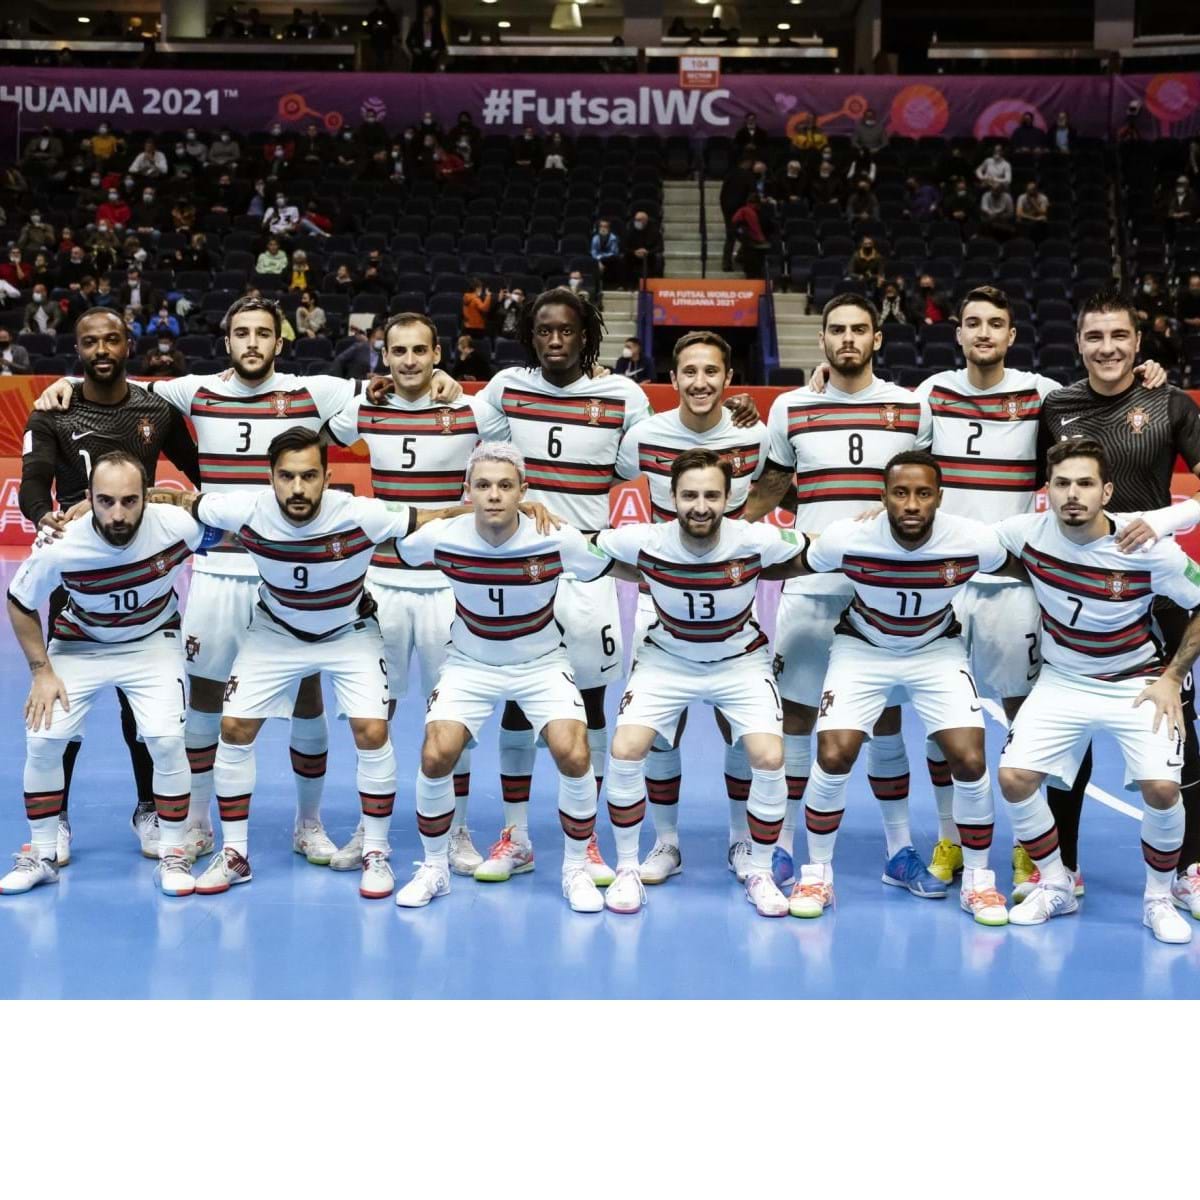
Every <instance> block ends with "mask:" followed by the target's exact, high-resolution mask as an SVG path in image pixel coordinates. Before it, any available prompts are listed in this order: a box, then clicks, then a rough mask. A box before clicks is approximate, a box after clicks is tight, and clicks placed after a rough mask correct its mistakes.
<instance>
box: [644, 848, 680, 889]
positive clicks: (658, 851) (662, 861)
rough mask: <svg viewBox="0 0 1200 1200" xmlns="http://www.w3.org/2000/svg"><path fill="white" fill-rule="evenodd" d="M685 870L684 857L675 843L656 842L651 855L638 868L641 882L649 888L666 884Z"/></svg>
mask: <svg viewBox="0 0 1200 1200" xmlns="http://www.w3.org/2000/svg"><path fill="white" fill-rule="evenodd" d="M682 870H683V855H682V854H680V853H679V847H678V846H677V845H675V843H674V842H662V841H659V842H655V843H654V846H653V847H652V848H651V850H650V853H649V854H647V855H646V857H645V859H644V860H643V861H642V865H641V866H640V867H639V868H638V874H639V875H640V876H641V880H642V882H643V883H644V884H646V885H647V886H648V887H653V886H655V885H656V884H660V883H666V881H667V880H668V879H670V878H671V876H672V875H678V874H679V872H680V871H682Z"/></svg>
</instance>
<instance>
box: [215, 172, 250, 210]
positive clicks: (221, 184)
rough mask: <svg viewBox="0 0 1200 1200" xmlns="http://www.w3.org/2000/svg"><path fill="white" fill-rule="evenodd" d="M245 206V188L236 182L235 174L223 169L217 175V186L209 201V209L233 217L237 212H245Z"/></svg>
mask: <svg viewBox="0 0 1200 1200" xmlns="http://www.w3.org/2000/svg"><path fill="white" fill-rule="evenodd" d="M245 207H246V200H245V188H244V187H243V186H242V185H241V184H235V183H234V181H233V176H232V175H230V174H229V173H228V172H227V171H223V172H222V173H221V174H220V175H219V176H218V177H217V186H216V187H215V188H214V189H213V194H212V198H211V199H210V200H209V202H208V211H209V212H214V213H220V214H222V215H223V216H227V217H231V218H232V217H233V216H234V215H235V214H236V213H240V212H243V211H244V210H245Z"/></svg>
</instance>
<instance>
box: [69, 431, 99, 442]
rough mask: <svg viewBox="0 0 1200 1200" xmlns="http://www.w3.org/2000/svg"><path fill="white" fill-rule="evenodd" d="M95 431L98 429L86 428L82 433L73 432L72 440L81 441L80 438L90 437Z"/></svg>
mask: <svg viewBox="0 0 1200 1200" xmlns="http://www.w3.org/2000/svg"><path fill="white" fill-rule="evenodd" d="M95 432H96V431H95V430H94V429H85V430H84V431H83V432H82V433H73V434H71V441H73V442H77V441H79V439H80V438H85V437H89V436H90V435H91V434H93V433H95Z"/></svg>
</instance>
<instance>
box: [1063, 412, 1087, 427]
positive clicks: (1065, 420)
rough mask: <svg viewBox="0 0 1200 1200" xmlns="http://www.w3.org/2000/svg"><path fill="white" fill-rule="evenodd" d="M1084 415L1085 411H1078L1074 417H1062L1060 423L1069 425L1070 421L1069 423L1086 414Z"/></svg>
mask: <svg viewBox="0 0 1200 1200" xmlns="http://www.w3.org/2000/svg"><path fill="white" fill-rule="evenodd" d="M1086 415H1087V414H1086V413H1079V414H1078V415H1076V416H1074V417H1063V419H1062V424H1063V425H1070V423H1071V422H1072V421H1078V420H1079V419H1080V418H1081V417H1084V416H1086Z"/></svg>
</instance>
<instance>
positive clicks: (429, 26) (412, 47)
mask: <svg viewBox="0 0 1200 1200" xmlns="http://www.w3.org/2000/svg"><path fill="white" fill-rule="evenodd" d="M404 46H405V49H406V50H407V51H408V56H409V59H410V61H411V63H412V69H413V70H414V71H436V70H437V69H438V68H439V67H440V66H441V63H442V59H443V58H444V57H445V54H446V35H445V34H444V33H442V25H441V21H440V20H439V19H438V11H437V5H436V4H422V5H421V12H420V16H418V17H417V19H416V20H415V21H414V22H413V23H412V26H411V28H410V29H409V31H408V37H406V38H405V39H404Z"/></svg>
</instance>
